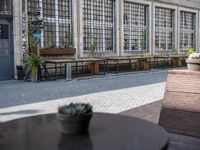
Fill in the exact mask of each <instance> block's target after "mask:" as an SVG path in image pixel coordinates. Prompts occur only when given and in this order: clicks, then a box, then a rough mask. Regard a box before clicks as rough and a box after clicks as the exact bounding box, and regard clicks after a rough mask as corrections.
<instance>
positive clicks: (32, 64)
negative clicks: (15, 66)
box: [25, 54, 43, 82]
mask: <svg viewBox="0 0 200 150" xmlns="http://www.w3.org/2000/svg"><path fill="white" fill-rule="evenodd" d="M42 63H43V59H42V57H41V56H37V55H34V54H32V55H29V56H28V57H27V59H26V62H25V64H26V66H27V67H28V68H30V71H31V81H32V82H38V68H39V66H40V65H41V64H42Z"/></svg>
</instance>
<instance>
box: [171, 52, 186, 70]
mask: <svg viewBox="0 0 200 150" xmlns="http://www.w3.org/2000/svg"><path fill="white" fill-rule="evenodd" d="M178 51H179V50H178V48H175V49H174V50H173V51H172V54H171V63H172V64H171V65H172V66H176V67H178V66H179V67H180V66H182V61H183V59H182V58H179V56H178Z"/></svg>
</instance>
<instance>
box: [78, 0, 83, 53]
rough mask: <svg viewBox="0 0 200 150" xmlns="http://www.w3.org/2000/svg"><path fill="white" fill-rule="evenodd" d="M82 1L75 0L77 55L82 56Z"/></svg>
mask: <svg viewBox="0 0 200 150" xmlns="http://www.w3.org/2000/svg"><path fill="white" fill-rule="evenodd" d="M82 6H83V1H82V0H77V34H78V37H77V42H78V45H77V49H78V50H77V57H83V7H82Z"/></svg>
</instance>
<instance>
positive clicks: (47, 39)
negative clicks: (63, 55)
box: [28, 0, 73, 47]
mask: <svg viewBox="0 0 200 150" xmlns="http://www.w3.org/2000/svg"><path fill="white" fill-rule="evenodd" d="M40 8H41V9H40ZM38 9H39V12H40V14H39V15H38V16H42V22H43V28H42V29H41V32H40V33H41V35H42V38H41V44H42V45H41V46H48V45H50V44H51V45H53V46H54V47H65V45H67V44H68V43H69V42H73V37H72V33H73V32H72V31H73V28H72V27H73V26H72V0H43V1H42V2H40V1H39V0H28V11H29V24H32V22H34V21H35V20H37V17H36V16H34V15H32V14H31V13H30V12H34V11H35V10H38ZM32 28H34V26H32ZM29 38H30V35H29ZM29 41H30V39H29ZM29 46H30V43H29Z"/></svg>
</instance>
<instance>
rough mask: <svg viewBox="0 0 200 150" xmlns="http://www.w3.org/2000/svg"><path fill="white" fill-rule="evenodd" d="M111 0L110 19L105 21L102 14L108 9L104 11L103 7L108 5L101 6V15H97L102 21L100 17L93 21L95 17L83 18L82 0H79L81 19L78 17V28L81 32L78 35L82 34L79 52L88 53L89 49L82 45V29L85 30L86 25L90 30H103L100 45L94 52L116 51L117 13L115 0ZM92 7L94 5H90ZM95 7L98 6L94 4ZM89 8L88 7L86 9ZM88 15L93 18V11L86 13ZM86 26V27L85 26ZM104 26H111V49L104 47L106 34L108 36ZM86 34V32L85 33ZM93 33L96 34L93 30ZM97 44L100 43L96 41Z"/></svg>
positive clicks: (104, 16)
mask: <svg viewBox="0 0 200 150" xmlns="http://www.w3.org/2000/svg"><path fill="white" fill-rule="evenodd" d="M111 1H112V5H113V8H112V11H110V12H112V21H105V20H106V15H105V14H104V13H108V12H109V10H107V11H106V12H105V11H104V9H108V7H102V8H103V15H100V16H99V17H102V19H103V21H102V19H100V21H97V20H98V18H96V21H95V19H89V20H84V18H85V17H84V0H81V6H80V7H81V12H80V14H81V16H82V17H81V19H80V24H81V25H80V28H81V29H80V30H81V33H80V35H82V36H80V39H81V40H80V43H81V44H80V45H81V47H80V49H81V50H80V51H81V53H82V54H88V53H89V49H84V45H85V43H84V38H85V37H84V30H86V29H87V27H89V28H90V29H91V30H92V31H93V30H102V32H103V34H102V35H103V38H101V39H100V40H101V45H102V46H101V47H100V48H99V49H98V50H96V53H98V54H101V53H102V54H104V53H116V52H117V51H116V47H117V42H116V38H117V34H116V24H117V21H116V20H117V18H116V17H117V14H116V12H115V11H116V0H111ZM103 4H104V5H105V3H103ZM104 5H103V6H104ZM93 7H94V5H91V9H93ZM96 7H98V6H96ZM88 10H89V9H88ZM88 15H91V17H90V18H93V15H94V13H91V14H88ZM86 26H87V27H86ZM98 26H100V27H98ZM106 28H112V39H111V41H112V42H111V43H112V49H109V50H108V49H106V43H107V42H106V39H107V38H106V35H107V36H109V35H110V34H109V33H108V32H109V30H108V29H106ZM106 33H107V34H106ZM87 34H88V33H87ZM95 34H96V35H98V33H96V32H95ZM90 40H91V39H87V41H89V42H88V43H87V45H89V43H90ZM97 43H98V41H97ZM98 44H100V42H99V43H98Z"/></svg>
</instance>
